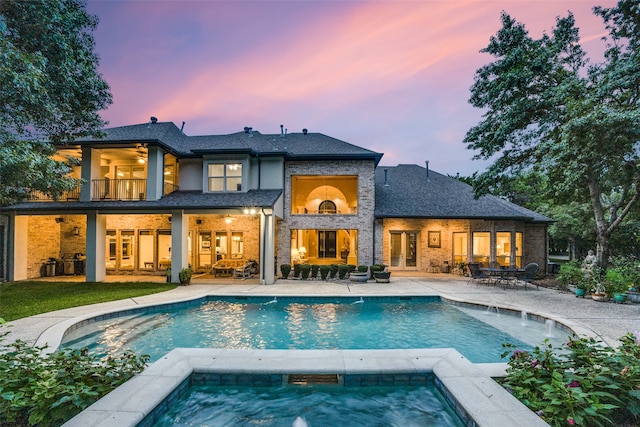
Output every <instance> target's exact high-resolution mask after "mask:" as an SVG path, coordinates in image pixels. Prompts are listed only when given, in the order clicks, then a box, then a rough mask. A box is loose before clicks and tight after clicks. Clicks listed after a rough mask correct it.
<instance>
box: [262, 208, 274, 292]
mask: <svg viewBox="0 0 640 427" xmlns="http://www.w3.org/2000/svg"><path fill="white" fill-rule="evenodd" d="M260 231H261V232H260V257H261V259H260V283H261V284H263V285H271V284H273V283H274V282H275V273H274V269H275V264H274V256H275V254H274V245H275V227H274V225H273V210H272V209H263V210H262V214H261V215H260Z"/></svg>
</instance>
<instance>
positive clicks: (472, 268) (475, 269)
mask: <svg viewBox="0 0 640 427" xmlns="http://www.w3.org/2000/svg"><path fill="white" fill-rule="evenodd" d="M467 268H468V269H469V280H468V281H467V285H468V284H469V283H471V281H472V280H475V281H476V283H488V282H489V276H488V275H487V274H486V273H484V272H483V271H481V270H480V264H479V263H477V262H470V263H469V264H467Z"/></svg>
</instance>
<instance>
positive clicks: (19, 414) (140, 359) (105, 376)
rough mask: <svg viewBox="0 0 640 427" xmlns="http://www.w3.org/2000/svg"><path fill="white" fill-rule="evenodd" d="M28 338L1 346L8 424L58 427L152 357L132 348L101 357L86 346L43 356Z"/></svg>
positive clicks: (2, 402) (0, 380)
mask: <svg viewBox="0 0 640 427" xmlns="http://www.w3.org/2000/svg"><path fill="white" fill-rule="evenodd" d="M45 348H46V347H31V346H29V345H28V344H27V343H25V342H24V341H16V342H15V343H13V344H10V345H6V346H3V347H0V414H2V425H3V426H35V425H37V426H57V425H61V424H63V423H64V422H66V421H67V420H69V419H71V418H72V417H73V416H75V415H76V414H78V413H80V412H81V411H82V410H83V409H85V408H86V407H88V406H89V405H91V404H92V403H94V402H95V401H97V400H98V399H100V398H101V397H102V396H104V395H106V394H107V393H109V392H110V391H111V390H113V389H114V388H116V387H118V386H119V385H120V384H122V383H124V382H126V381H127V380H128V379H129V378H131V377H133V376H134V375H135V374H137V373H138V372H141V371H142V370H143V369H144V368H145V367H146V365H147V362H148V360H149V356H146V355H144V356H136V355H135V354H134V353H132V352H130V351H127V352H125V353H124V354H122V355H119V356H108V357H105V358H104V359H99V358H98V357H97V356H95V355H91V354H89V352H88V351H87V349H82V350H69V349H67V350H62V351H59V352H57V353H51V354H44V353H43V350H44V349H45Z"/></svg>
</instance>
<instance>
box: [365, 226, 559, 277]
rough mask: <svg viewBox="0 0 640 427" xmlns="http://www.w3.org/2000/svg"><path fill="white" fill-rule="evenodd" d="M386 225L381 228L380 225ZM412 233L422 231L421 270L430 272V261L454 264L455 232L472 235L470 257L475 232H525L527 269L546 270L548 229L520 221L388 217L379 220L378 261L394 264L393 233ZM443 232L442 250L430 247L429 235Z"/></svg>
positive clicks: (469, 249)
mask: <svg viewBox="0 0 640 427" xmlns="http://www.w3.org/2000/svg"><path fill="white" fill-rule="evenodd" d="M380 223H382V226H381V227H380V226H379V225H378V224H380ZM391 231H412V232H418V260H417V262H418V266H417V267H418V271H428V270H429V262H430V260H432V259H435V260H436V261H438V262H439V264H440V265H442V264H443V261H445V260H446V261H448V262H449V265H453V233H456V232H464V233H467V234H468V239H469V245H470V247H469V248H468V254H469V256H471V255H472V252H471V250H472V248H471V245H472V235H471V233H473V232H475V231H488V232H492V233H495V232H500V231H510V232H512V233H515V232H522V233H523V240H524V248H523V266H524V265H526V264H527V263H530V262H536V263H538V265H540V269H541V271H545V270H544V269H545V268H546V254H547V249H546V248H547V246H546V227H545V225H543V224H529V223H523V222H519V221H485V220H448V219H410V218H387V219H384V220H377V221H376V236H377V238H376V242H379V241H381V242H382V245H378V246H377V247H376V259H382V263H383V264H386V265H389V264H390V253H391V250H390V242H391V238H390V232H391ZM429 231H440V247H439V248H430V247H429V244H428V232H429Z"/></svg>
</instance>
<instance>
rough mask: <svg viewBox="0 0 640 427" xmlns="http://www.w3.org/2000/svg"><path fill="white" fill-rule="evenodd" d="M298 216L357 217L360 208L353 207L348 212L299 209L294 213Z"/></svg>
mask: <svg viewBox="0 0 640 427" xmlns="http://www.w3.org/2000/svg"><path fill="white" fill-rule="evenodd" d="M294 214H296V215H357V214H358V208H357V207H352V208H349V210H348V211H345V210H340V209H337V210H336V209H323V210H311V209H307V208H304V207H297V208H296V211H295V212H294Z"/></svg>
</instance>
